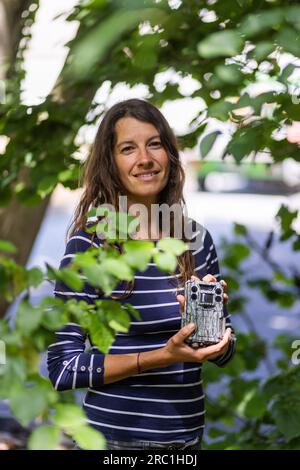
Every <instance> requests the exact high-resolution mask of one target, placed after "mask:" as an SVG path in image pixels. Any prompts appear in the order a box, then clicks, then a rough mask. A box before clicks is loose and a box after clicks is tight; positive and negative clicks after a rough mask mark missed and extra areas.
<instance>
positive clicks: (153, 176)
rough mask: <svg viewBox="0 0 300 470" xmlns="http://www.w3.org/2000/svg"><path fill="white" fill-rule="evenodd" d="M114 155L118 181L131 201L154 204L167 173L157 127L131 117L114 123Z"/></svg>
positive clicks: (166, 157)
mask: <svg viewBox="0 0 300 470" xmlns="http://www.w3.org/2000/svg"><path fill="white" fill-rule="evenodd" d="M115 133H116V144H115V147H114V157H115V162H116V166H117V169H118V172H119V177H120V180H121V182H122V184H123V186H124V188H125V191H126V195H127V196H128V198H129V199H130V200H131V202H133V203H134V202H140V203H144V204H149V203H150V204H151V203H155V202H157V200H158V195H159V193H160V192H161V191H162V190H163V189H164V187H165V186H166V184H167V182H168V176H169V158H168V154H167V152H166V150H165V149H164V147H163V146H162V143H161V139H160V136H159V132H158V130H157V129H156V128H155V127H154V126H153V124H150V123H148V122H143V121H139V120H137V119H135V118H132V117H124V118H121V119H119V120H118V121H117V122H116V125H115Z"/></svg>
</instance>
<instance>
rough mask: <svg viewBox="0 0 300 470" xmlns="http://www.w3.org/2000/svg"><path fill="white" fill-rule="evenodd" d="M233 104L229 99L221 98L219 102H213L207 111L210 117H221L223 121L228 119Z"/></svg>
mask: <svg viewBox="0 0 300 470" xmlns="http://www.w3.org/2000/svg"><path fill="white" fill-rule="evenodd" d="M233 106H234V105H233V104H232V103H229V101H223V100H220V101H218V102H217V103H213V104H211V105H210V106H209V108H208V110H207V112H208V115H209V116H210V117H213V118H216V119H220V120H221V121H227V119H228V117H229V113H230V112H231V111H232V108H233Z"/></svg>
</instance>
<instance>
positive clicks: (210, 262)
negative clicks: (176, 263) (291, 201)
mask: <svg viewBox="0 0 300 470" xmlns="http://www.w3.org/2000/svg"><path fill="white" fill-rule="evenodd" d="M204 247H205V250H206V253H208V255H207V257H206V261H207V273H208V274H212V276H215V278H216V279H217V281H220V280H221V279H222V277H221V274H220V269H219V262H218V256H217V252H216V248H215V245H214V242H213V239H212V237H211V235H210V233H209V232H208V231H206V236H205V239H204ZM224 316H225V325H226V328H229V327H230V328H231V330H232V340H231V341H230V343H229V346H228V349H227V351H226V352H225V353H224V354H223V355H222V356H220V357H218V358H217V359H213V360H211V361H210V362H213V363H214V364H216V365H217V366H219V367H223V366H225V365H226V364H227V363H228V362H229V361H230V360H231V359H232V357H233V355H234V352H235V347H236V337H235V335H234V329H233V327H232V324H231V317H230V314H229V312H228V310H227V305H226V304H224Z"/></svg>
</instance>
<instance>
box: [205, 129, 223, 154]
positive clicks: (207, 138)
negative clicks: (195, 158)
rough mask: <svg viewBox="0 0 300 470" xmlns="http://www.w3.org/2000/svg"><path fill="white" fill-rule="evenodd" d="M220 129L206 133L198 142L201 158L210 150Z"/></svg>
mask: <svg viewBox="0 0 300 470" xmlns="http://www.w3.org/2000/svg"><path fill="white" fill-rule="evenodd" d="M220 134H221V132H220V131H214V132H211V133H210V134H208V135H206V136H205V137H204V138H203V139H202V140H201V142H200V154H201V158H205V157H206V155H207V154H208V153H209V152H210V150H211V148H212V146H213V145H214V143H215V141H216V139H217V137H218V135H220Z"/></svg>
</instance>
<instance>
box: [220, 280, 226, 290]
mask: <svg viewBox="0 0 300 470" xmlns="http://www.w3.org/2000/svg"><path fill="white" fill-rule="evenodd" d="M220 282H221V284H223V288H224V291H225V292H227V282H226V281H224V279H221V281H220Z"/></svg>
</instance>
